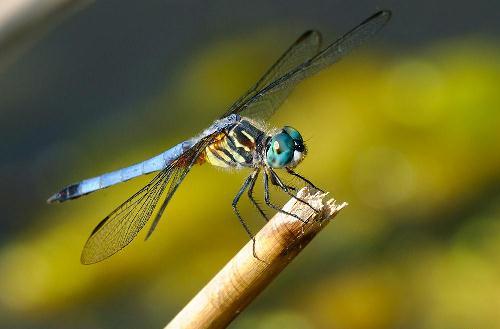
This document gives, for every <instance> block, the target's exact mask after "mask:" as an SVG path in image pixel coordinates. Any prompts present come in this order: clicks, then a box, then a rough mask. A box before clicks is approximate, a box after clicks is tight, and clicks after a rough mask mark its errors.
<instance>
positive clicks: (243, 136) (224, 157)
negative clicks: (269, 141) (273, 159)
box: [202, 119, 264, 168]
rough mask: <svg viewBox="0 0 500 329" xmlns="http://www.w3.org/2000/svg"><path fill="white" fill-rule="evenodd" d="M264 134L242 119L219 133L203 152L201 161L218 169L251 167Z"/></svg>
mask: <svg viewBox="0 0 500 329" xmlns="http://www.w3.org/2000/svg"><path fill="white" fill-rule="evenodd" d="M263 136H264V132H263V131H262V130H260V129H259V128H257V127H256V126H255V125H254V124H253V123H251V122H250V121H249V120H246V119H242V120H241V121H240V122H238V123H236V124H235V125H233V126H232V127H230V128H229V129H225V130H224V131H223V132H221V133H220V135H219V136H217V138H215V139H214V142H213V143H211V144H210V145H208V146H207V147H206V148H205V151H204V152H203V155H202V157H203V160H205V161H207V162H208V163H210V164H211V165H214V166H218V167H236V168H239V167H253V166H254V164H255V160H256V157H257V145H258V144H259V142H260V141H261V140H262V138H263Z"/></svg>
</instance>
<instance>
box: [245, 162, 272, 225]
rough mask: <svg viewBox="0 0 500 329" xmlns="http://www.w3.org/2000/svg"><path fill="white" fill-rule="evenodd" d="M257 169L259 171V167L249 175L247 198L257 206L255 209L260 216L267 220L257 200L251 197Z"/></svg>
mask: <svg viewBox="0 0 500 329" xmlns="http://www.w3.org/2000/svg"><path fill="white" fill-rule="evenodd" d="M259 171H260V169H257V170H255V171H254V172H253V173H252V175H251V176H252V179H251V180H250V185H249V186H248V190H247V192H248V198H249V199H250V201H251V202H252V204H253V205H254V206H255V207H256V208H257V210H258V211H259V213H260V214H261V215H262V217H264V219H265V220H266V222H268V221H269V218H268V217H267V215H266V213H265V212H264V210H263V209H262V208H261V207H260V205H259V203H258V202H257V200H255V198H254V197H253V188H254V186H255V182H256V181H257V177H258V176H259Z"/></svg>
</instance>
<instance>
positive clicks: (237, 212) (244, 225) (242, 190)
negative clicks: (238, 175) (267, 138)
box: [232, 171, 260, 259]
mask: <svg viewBox="0 0 500 329" xmlns="http://www.w3.org/2000/svg"><path fill="white" fill-rule="evenodd" d="M257 174H258V171H254V172H253V173H252V174H251V175H250V176H248V177H247V179H246V180H245V182H244V183H243V185H242V186H241V188H240V190H239V191H238V193H237V194H236V196H235V197H234V200H233V203H232V206H233V211H234V213H235V214H236V217H238V220H239V221H240V223H241V225H242V226H243V228H244V229H245V231H246V232H247V234H248V236H249V237H250V239H252V242H253V245H252V252H253V256H254V257H255V258H257V259H260V258H259V257H258V256H257V253H256V252H255V236H254V235H253V234H252V232H251V231H250V228H249V227H248V225H247V223H246V222H245V221H244V220H243V217H241V215H240V212H239V210H238V207H237V206H238V202H239V201H240V198H241V195H242V194H243V193H244V192H245V190H246V189H247V188H248V187H249V186H250V184H251V183H252V180H253V179H255V177H256V176H257Z"/></svg>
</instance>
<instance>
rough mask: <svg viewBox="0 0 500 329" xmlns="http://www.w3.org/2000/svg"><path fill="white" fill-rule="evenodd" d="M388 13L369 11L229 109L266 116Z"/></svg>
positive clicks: (370, 32)
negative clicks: (300, 83) (362, 18)
mask: <svg viewBox="0 0 500 329" xmlns="http://www.w3.org/2000/svg"><path fill="white" fill-rule="evenodd" d="M390 17H391V12H390V11H380V12H378V13H376V14H374V15H372V16H371V17H369V18H368V19H366V20H365V21H363V22H362V23H361V24H359V25H358V26H357V27H355V28H354V29H352V30H351V31H349V32H347V33H346V34H344V35H343V36H342V37H340V38H339V39H337V40H336V41H335V42H334V43H332V44H331V45H329V46H328V47H327V48H325V49H323V50H322V51H320V52H319V53H317V54H316V55H315V56H313V57H312V58H310V59H308V60H306V61H304V62H303V63H300V64H299V65H297V66H296V67H293V68H291V69H290V70H289V71H287V72H286V73H285V74H283V75H281V76H280V77H278V78H277V79H275V80H274V81H272V82H270V83H269V84H267V85H266V86H264V87H263V88H262V89H260V90H257V91H253V92H252V93H251V94H253V96H250V97H245V98H244V99H243V101H242V102H239V103H237V105H236V106H235V108H234V109H232V112H233V113H239V114H241V115H244V116H250V117H254V118H260V117H262V118H267V117H269V116H270V115H272V114H273V113H274V111H276V109H277V108H278V107H279V105H281V103H282V102H283V100H284V99H285V98H286V97H287V96H288V94H289V93H290V92H291V91H292V89H293V88H294V87H295V86H296V85H297V84H298V83H299V82H300V81H302V80H304V79H305V78H308V77H310V76H311V75H313V74H315V73H317V72H319V71H321V70H322V69H324V68H326V67H328V66H330V65H332V64H334V63H335V62H337V61H339V60H340V59H341V58H342V57H344V56H345V55H347V54H348V53H349V52H350V51H351V50H352V49H354V48H356V47H357V46H359V45H360V44H362V43H363V42H365V41H366V40H367V39H369V38H371V37H372V36H373V35H375V34H376V33H377V32H378V31H379V30H380V29H381V28H382V27H384V25H385V24H386V23H387V22H388V21H389V19H390ZM299 40H300V39H299ZM286 67H288V66H286ZM259 83H260V81H259Z"/></svg>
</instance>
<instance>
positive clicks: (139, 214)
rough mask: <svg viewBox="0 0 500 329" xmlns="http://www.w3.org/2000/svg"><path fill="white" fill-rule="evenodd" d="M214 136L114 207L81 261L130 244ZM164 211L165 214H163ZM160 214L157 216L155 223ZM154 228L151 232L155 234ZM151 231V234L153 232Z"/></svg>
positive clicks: (90, 261) (97, 258)
mask: <svg viewBox="0 0 500 329" xmlns="http://www.w3.org/2000/svg"><path fill="white" fill-rule="evenodd" d="M210 140H211V136H208V137H206V138H205V139H203V140H202V141H200V142H199V143H197V144H196V145H195V146H193V147H192V148H191V149H190V150H188V151H186V152H185V153H184V154H182V155H181V156H180V157H179V158H178V159H176V160H175V161H173V162H172V163H171V164H170V165H169V166H167V167H166V168H165V169H163V170H162V171H161V172H159V173H158V174H157V175H156V176H155V177H154V178H153V179H152V180H151V182H149V184H147V185H146V186H145V187H143V188H142V189H140V190H139V191H138V192H137V193H135V194H134V195H133V196H132V197H130V198H129V199H128V200H127V201H125V202H124V203H123V204H121V205H120V206H119V207H118V208H116V209H115V210H113V211H112V212H111V213H110V214H109V215H108V216H107V217H106V218H104V219H103V220H102V221H101V222H100V223H99V224H98V225H97V226H96V228H95V229H94V230H93V231H92V234H91V235H90V237H89V238H88V240H87V242H86V243H85V246H84V248H83V251H82V255H81V262H82V263H83V264H93V263H97V262H100V261H101V260H104V259H106V258H108V257H110V256H111V255H113V254H115V253H116V252H118V251H119V250H121V249H122V248H124V247H125V246H126V245H128V244H129V243H130V242H131V241H132V240H133V239H134V238H135V237H136V236H137V234H138V233H139V231H140V230H141V229H142V228H143V227H144V225H146V223H147V222H148V220H149V218H151V215H152V214H153V212H154V211H155V209H156V206H157V204H158V202H159V200H160V198H161V196H162V194H163V191H165V190H166V189H167V187H168V193H167V196H166V199H165V201H164V203H163V205H162V207H161V212H163V210H164V208H165V206H166V203H168V201H169V200H170V199H171V198H172V195H173V194H174V192H175V191H176V189H177V187H178V186H179V184H180V183H181V182H182V180H183V179H184V177H185V176H186V175H187V173H188V172H189V170H190V169H191V167H192V166H193V165H194V163H195V162H196V160H197V158H198V156H199V155H200V153H201V152H202V151H203V149H204V148H205V146H206V145H207V144H208V143H209V141H210ZM160 215H161V214H160ZM158 219H159V216H158V215H157V217H156V219H155V225H156V222H157V221H158ZM151 232H152V230H150V232H149V234H151ZM149 234H148V236H149Z"/></svg>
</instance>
